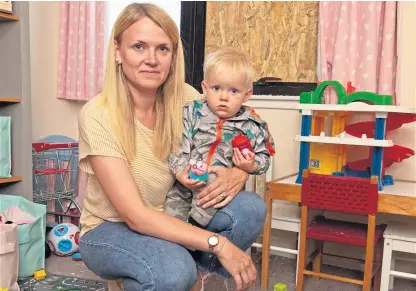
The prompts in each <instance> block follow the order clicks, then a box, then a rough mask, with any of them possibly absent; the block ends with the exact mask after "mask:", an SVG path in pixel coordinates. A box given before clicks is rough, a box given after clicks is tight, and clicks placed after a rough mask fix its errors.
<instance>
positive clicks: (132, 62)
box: [116, 17, 173, 91]
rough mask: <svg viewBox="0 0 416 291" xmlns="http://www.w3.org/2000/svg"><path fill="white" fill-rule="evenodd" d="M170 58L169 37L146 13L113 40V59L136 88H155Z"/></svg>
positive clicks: (160, 82)
mask: <svg viewBox="0 0 416 291" xmlns="http://www.w3.org/2000/svg"><path fill="white" fill-rule="evenodd" d="M172 58H173V43H172V41H171V40H170V39H169V37H168V36H167V35H166V33H165V32H164V31H163V30H162V28H160V27H159V26H158V25H156V24H155V23H154V22H153V21H152V20H150V19H149V18H147V17H143V18H141V19H139V20H138V21H136V22H135V23H133V24H132V25H131V26H130V27H128V28H127V29H126V30H125V31H124V32H123V33H122V34H121V38H120V43H116V62H117V63H121V64H122V67H123V71H124V74H125V75H126V77H127V80H128V82H129V83H130V85H131V86H133V87H134V88H135V89H136V90H138V91H154V90H157V89H158V88H159V87H160V86H161V85H162V84H163V82H165V80H166V78H167V77H168V75H169V71H170V66H171V63H172Z"/></svg>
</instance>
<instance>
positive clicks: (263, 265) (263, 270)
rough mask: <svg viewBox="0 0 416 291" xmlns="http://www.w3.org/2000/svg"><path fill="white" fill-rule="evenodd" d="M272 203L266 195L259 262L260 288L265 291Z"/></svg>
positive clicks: (267, 285) (267, 274) (267, 276)
mask: <svg viewBox="0 0 416 291" xmlns="http://www.w3.org/2000/svg"><path fill="white" fill-rule="evenodd" d="M272 202H273V200H272V199H270V198H269V195H268V194H267V193H266V205H267V212H266V220H265V222H264V228H263V249H262V262H261V288H262V289H264V290H267V288H268V287H269V260H270V237H271V227H272Z"/></svg>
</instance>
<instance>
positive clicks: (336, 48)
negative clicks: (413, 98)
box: [318, 1, 397, 103]
mask: <svg viewBox="0 0 416 291" xmlns="http://www.w3.org/2000/svg"><path fill="white" fill-rule="evenodd" d="M319 9H320V12H319V14H320V16H319V30H320V42H319V46H320V51H319V54H320V68H318V72H320V73H318V80H319V81H324V80H336V81H339V82H341V83H342V84H343V85H344V86H345V88H347V84H348V82H351V84H352V86H353V87H355V88H356V91H370V92H375V93H380V94H389V95H394V96H395V84H396V63H397V54H396V51H397V50H396V42H397V37H396V10H397V2H385V1H379V2H377V1H371V2H359V1H345V2H344V1H342V2H340V1H336V2H332V1H323V2H319ZM325 101H326V103H336V102H337V100H336V95H335V94H333V93H332V94H327V95H326V100H325ZM396 103H397V100H396Z"/></svg>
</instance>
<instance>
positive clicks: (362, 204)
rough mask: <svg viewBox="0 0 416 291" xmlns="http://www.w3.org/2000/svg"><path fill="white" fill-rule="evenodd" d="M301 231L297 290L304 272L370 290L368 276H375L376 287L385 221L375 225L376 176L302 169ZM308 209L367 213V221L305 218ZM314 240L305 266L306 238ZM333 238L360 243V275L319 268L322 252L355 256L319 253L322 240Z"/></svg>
mask: <svg viewBox="0 0 416 291" xmlns="http://www.w3.org/2000/svg"><path fill="white" fill-rule="evenodd" d="M301 201H302V202H301V204H302V206H301V231H300V249H299V266H298V274H297V277H298V280H297V282H298V284H297V287H296V290H297V291H303V290H304V289H303V285H304V276H305V275H310V276H313V277H318V278H327V279H332V280H337V281H343V282H348V283H353V284H357V285H362V286H363V290H364V291H370V288H371V279H372V278H373V277H374V276H375V274H376V273H377V275H376V276H375V280H374V290H379V289H380V279H381V268H380V267H381V260H382V250H383V244H382V241H383V232H384V230H385V228H386V225H380V226H376V216H375V215H376V213H377V202H378V181H377V177H375V176H373V177H371V179H365V178H352V177H340V176H330V175H318V174H311V173H309V171H308V170H305V171H304V172H303V179H302V199H301ZM308 209H322V210H328V211H335V212H344V213H348V214H358V215H362V216H368V225H365V224H361V223H353V222H345V221H339V220H333V219H327V218H325V217H323V216H317V217H316V219H314V220H313V221H312V222H311V223H309V222H308V220H307V217H308ZM308 238H309V239H313V240H315V245H316V249H315V251H314V252H313V254H312V262H313V267H312V271H311V270H307V269H306V261H305V259H306V240H307V239H308ZM324 241H328V242H334V243H340V244H347V245H353V246H360V247H364V248H365V250H366V252H365V260H364V263H365V264H364V278H363V280H355V279H352V278H348V277H342V276H336V275H331V274H326V273H322V272H321V262H322V256H323V255H325V256H335V257H337V258H338V259H347V260H349V261H352V260H357V261H362V260H358V259H352V258H345V257H340V256H336V255H328V254H324V253H323V242H324ZM375 245H377V254H376V261H375V262H373V256H374V246H375Z"/></svg>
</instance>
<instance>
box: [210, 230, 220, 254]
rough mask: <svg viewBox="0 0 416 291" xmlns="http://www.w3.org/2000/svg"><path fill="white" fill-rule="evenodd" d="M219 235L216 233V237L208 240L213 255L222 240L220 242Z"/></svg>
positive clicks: (213, 236)
mask: <svg viewBox="0 0 416 291" xmlns="http://www.w3.org/2000/svg"><path fill="white" fill-rule="evenodd" d="M218 236H219V235H218V233H216V234H214V235H212V236H210V237H209V238H208V247H209V250H210V251H211V253H213V252H214V248H215V247H216V246H217V245H218V244H219V242H220V240H219V238H218Z"/></svg>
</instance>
